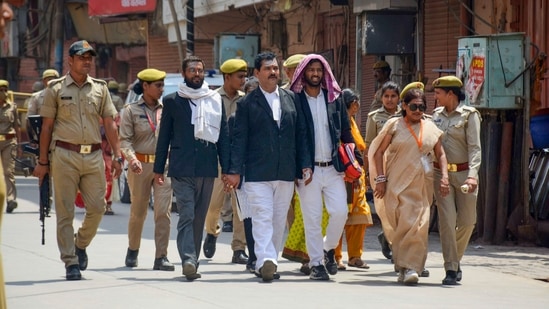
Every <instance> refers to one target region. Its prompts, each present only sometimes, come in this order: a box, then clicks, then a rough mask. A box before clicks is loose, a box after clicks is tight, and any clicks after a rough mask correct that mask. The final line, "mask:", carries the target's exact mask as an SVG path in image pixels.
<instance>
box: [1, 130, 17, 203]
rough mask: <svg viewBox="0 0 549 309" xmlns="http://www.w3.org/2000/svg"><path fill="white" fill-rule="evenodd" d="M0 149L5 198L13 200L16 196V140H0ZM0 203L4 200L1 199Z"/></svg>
mask: <svg viewBox="0 0 549 309" xmlns="http://www.w3.org/2000/svg"><path fill="white" fill-rule="evenodd" d="M0 151H1V153H2V167H3V168H4V173H3V176H4V180H5V182H6V200H7V201H8V202H9V201H15V199H16V198H17V189H16V188H15V160H14V159H13V158H15V157H16V156H17V140H16V139H15V138H12V139H10V140H6V141H1V142H0ZM2 203H4V201H3V200H2Z"/></svg>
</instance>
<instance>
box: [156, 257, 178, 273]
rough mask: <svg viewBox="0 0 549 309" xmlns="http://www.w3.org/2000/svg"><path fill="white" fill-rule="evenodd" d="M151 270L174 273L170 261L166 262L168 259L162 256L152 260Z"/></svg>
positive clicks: (173, 267)
mask: <svg viewBox="0 0 549 309" xmlns="http://www.w3.org/2000/svg"><path fill="white" fill-rule="evenodd" d="M153 270H166V271H174V270H175V266H173V264H172V263H170V261H169V260H168V258H167V257H166V256H162V257H159V258H156V259H154V266H153Z"/></svg>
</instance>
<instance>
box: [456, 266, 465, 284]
mask: <svg viewBox="0 0 549 309" xmlns="http://www.w3.org/2000/svg"><path fill="white" fill-rule="evenodd" d="M462 277H463V273H462V272H461V267H460V266H458V270H457V273H456V281H457V282H460V281H461V278H462Z"/></svg>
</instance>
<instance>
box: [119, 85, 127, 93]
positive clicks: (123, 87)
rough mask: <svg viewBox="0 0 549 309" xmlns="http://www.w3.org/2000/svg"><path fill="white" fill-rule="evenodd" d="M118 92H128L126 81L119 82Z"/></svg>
mask: <svg viewBox="0 0 549 309" xmlns="http://www.w3.org/2000/svg"><path fill="white" fill-rule="evenodd" d="M118 92H122V93H126V92H128V85H127V84H126V83H120V84H118Z"/></svg>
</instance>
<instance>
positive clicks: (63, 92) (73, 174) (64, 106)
mask: <svg viewBox="0 0 549 309" xmlns="http://www.w3.org/2000/svg"><path fill="white" fill-rule="evenodd" d="M95 56H97V53H96V52H95V50H94V49H93V48H92V47H91V45H90V44H89V43H88V42H87V41H77V42H75V43H73V44H72V45H71V46H70V48H69V57H68V63H69V67H70V71H69V73H68V74H67V75H65V76H63V77H61V78H59V79H54V80H52V81H51V82H50V83H49V84H48V88H47V90H46V93H45V95H44V105H43V106H42V109H41V111H40V115H41V116H42V133H41V134H40V157H39V159H38V164H37V166H36V167H35V169H34V176H37V177H38V178H39V179H40V182H42V179H43V178H44V176H45V175H46V174H47V173H49V172H50V171H51V176H52V178H53V188H54V198H55V211H56V217H57V244H58V246H59V251H60V252H61V260H62V261H63V262H64V263H65V268H66V279H67V280H80V279H81V274H80V270H85V269H86V268H87V267H88V255H87V253H86V247H88V245H89V244H90V242H91V241H92V239H93V238H94V236H95V234H96V232H97V228H98V227H99V223H100V222H101V218H103V214H104V212H105V207H106V201H105V191H106V187H107V184H106V180H105V169H104V166H105V162H104V160H103V155H102V152H101V134H100V132H99V127H100V119H102V120H103V126H104V127H105V131H106V136H107V139H108V141H109V144H110V145H111V147H112V150H113V154H114V156H115V160H114V162H113V166H112V168H113V171H114V177H115V178H117V177H118V176H119V175H120V172H121V171H122V167H121V162H122V157H121V153H120V145H119V141H118V133H117V127H116V124H115V122H114V117H115V116H116V109H115V107H114V105H113V104H112V101H111V97H110V95H109V90H108V89H107V83H106V82H105V81H103V80H99V79H95V78H92V77H90V76H89V75H88V74H89V72H90V70H91V67H92V64H93V63H94V62H93V57H95ZM49 152H51V155H50V154H49ZM78 190H80V192H81V194H82V198H83V200H84V204H85V205H86V215H85V217H84V221H83V222H82V226H81V227H80V228H79V229H78V231H77V233H76V238H75V233H74V229H73V220H74V208H75V207H74V200H75V198H76V192H77V191H78Z"/></svg>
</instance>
